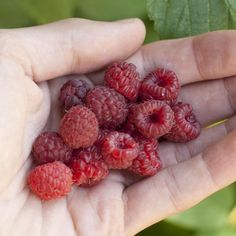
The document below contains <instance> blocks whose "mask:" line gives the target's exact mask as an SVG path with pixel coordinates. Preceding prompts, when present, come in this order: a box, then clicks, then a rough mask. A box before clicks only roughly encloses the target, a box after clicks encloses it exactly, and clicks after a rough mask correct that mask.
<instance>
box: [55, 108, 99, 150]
mask: <svg viewBox="0 0 236 236" xmlns="http://www.w3.org/2000/svg"><path fill="white" fill-rule="evenodd" d="M59 133H60V134H61V137H62V139H63V141H64V142H65V143H66V144H67V145H68V146H69V147H71V148H74V149H76V148H80V147H88V146H91V145H92V144H93V143H94V142H95V141H96V139H97V136H98V121H97V118H96V116H95V114H94V113H93V112H92V111H90V110H89V109H88V108H87V107H83V106H79V105H78V106H75V107H72V108H71V109H70V110H69V111H68V112H67V113H66V114H65V115H64V117H63V118H62V120H61V124H60V132H59Z"/></svg>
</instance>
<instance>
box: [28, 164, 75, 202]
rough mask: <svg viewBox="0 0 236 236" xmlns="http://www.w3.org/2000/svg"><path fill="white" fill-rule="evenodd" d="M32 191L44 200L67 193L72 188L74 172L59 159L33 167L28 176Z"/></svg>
mask: <svg viewBox="0 0 236 236" xmlns="http://www.w3.org/2000/svg"><path fill="white" fill-rule="evenodd" d="M28 185H29V187H30V189H31V190H32V192H33V193H34V194H36V195H37V196H38V197H39V198H41V199H42V200H51V199H56V198H59V197H63V196H65V195H67V194H68V193H69V192H70V190H71V185H72V173H71V170H70V168H69V167H67V166H66V165H64V164H63V163H61V162H59V161H55V162H51V163H47V164H44V165H41V166H38V167H36V168H35V169H33V170H32V171H31V172H30V174H29V176H28Z"/></svg>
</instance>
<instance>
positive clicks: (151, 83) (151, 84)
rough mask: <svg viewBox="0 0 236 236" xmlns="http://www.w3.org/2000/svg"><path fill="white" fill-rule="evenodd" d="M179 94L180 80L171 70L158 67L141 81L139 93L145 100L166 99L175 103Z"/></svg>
mask: <svg viewBox="0 0 236 236" xmlns="http://www.w3.org/2000/svg"><path fill="white" fill-rule="evenodd" d="M178 94H179V81H178V78H177V76H176V74H175V73H174V72H173V71H171V70H166V69H164V68H157V69H156V70H155V71H153V72H151V73H149V74H148V75H147V76H146V77H145V79H144V80H143V81H142V83H141V87H140V91H139V95H140V98H141V99H142V100H143V101H144V100H150V99H155V100H164V101H166V102H167V103H168V104H173V103H175V101H176V100H177V97H178Z"/></svg>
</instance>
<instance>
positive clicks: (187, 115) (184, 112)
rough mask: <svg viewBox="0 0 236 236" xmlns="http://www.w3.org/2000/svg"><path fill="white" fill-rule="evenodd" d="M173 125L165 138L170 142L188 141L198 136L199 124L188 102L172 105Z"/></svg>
mask: <svg viewBox="0 0 236 236" xmlns="http://www.w3.org/2000/svg"><path fill="white" fill-rule="evenodd" d="M172 110H173V111H174V126H173V127H172V129H171V130H170V131H169V133H168V134H167V135H165V138H166V139H168V140H169V141H172V142H181V143H182V142H183V143H184V142H188V141H190V140H193V139H195V138H197V137H198V135H199V134H200V131H201V125H200V123H199V122H198V121H197V119H196V116H195V115H194V113H193V109H192V107H191V106H190V105H189V104H184V103H178V104H176V105H175V106H173V107H172Z"/></svg>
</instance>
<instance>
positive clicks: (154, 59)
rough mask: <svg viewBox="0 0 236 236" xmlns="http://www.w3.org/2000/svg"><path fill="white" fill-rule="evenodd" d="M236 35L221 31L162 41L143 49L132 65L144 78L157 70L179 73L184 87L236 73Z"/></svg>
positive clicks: (133, 58)
mask: <svg viewBox="0 0 236 236" xmlns="http://www.w3.org/2000/svg"><path fill="white" fill-rule="evenodd" d="M235 40H236V31H235V30H227V31H218V32H211V33H206V34H203V35H200V36H196V37H190V38H183V39H176V40H166V41H158V42H155V43H151V44H148V45H146V46H144V47H142V48H141V49H140V50H139V51H138V52H137V53H136V54H134V55H133V56H132V57H131V58H130V59H129V60H128V61H131V62H133V63H134V64H135V65H137V67H138V70H139V72H140V73H141V75H142V77H144V76H145V75H146V74H147V73H149V72H150V71H153V70H154V69H155V68H156V67H165V68H169V69H171V70H173V71H175V72H176V74H177V76H178V77H179V79H180V83H181V84H182V85H184V84H188V83H192V82H196V81H201V80H208V79H217V78H223V77H229V76H232V75H235V73H236V60H235V54H236V46H235Z"/></svg>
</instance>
